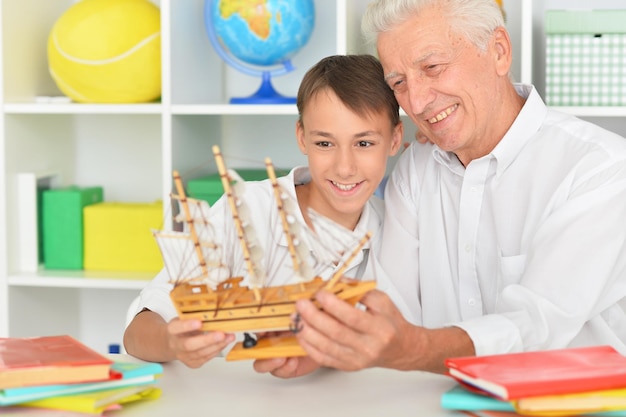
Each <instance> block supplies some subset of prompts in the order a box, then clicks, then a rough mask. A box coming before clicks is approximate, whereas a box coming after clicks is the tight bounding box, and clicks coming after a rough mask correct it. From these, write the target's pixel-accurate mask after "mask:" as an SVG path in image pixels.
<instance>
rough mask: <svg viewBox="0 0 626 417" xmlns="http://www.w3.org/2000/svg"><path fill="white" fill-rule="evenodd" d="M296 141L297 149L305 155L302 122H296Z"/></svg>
mask: <svg viewBox="0 0 626 417" xmlns="http://www.w3.org/2000/svg"><path fill="white" fill-rule="evenodd" d="M296 140H297V141H298V148H300V152H302V154H303V155H306V154H307V150H306V145H305V142H304V125H303V124H302V120H298V121H297V122H296Z"/></svg>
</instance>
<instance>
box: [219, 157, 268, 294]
mask: <svg viewBox="0 0 626 417" xmlns="http://www.w3.org/2000/svg"><path fill="white" fill-rule="evenodd" d="M228 176H229V177H230V179H231V181H233V184H232V186H231V193H232V195H233V198H234V200H235V206H236V209H237V212H236V213H233V214H234V215H235V216H237V217H238V218H239V221H240V223H241V228H242V233H243V236H242V239H243V241H244V242H245V243H246V245H247V248H248V251H249V255H250V263H251V267H252V274H251V276H250V277H249V279H248V284H249V285H250V287H252V288H261V287H263V286H264V284H265V282H266V281H267V275H266V273H265V268H264V267H263V257H264V250H263V247H262V246H261V243H260V242H259V239H258V237H257V234H256V231H255V229H254V225H253V224H252V222H251V221H250V210H249V208H248V206H247V205H246V204H245V202H244V200H243V199H242V198H241V196H242V195H243V194H244V193H245V184H246V183H245V181H244V180H243V178H241V177H240V176H239V174H237V172H235V171H233V170H231V169H229V170H228Z"/></svg>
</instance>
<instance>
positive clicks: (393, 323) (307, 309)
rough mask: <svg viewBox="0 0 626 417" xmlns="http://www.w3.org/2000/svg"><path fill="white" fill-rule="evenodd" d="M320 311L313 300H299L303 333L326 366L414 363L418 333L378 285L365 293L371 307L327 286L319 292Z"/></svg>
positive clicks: (307, 344)
mask: <svg viewBox="0 0 626 417" xmlns="http://www.w3.org/2000/svg"><path fill="white" fill-rule="evenodd" d="M316 300H317V302H318V303H319V304H320V307H321V309H322V310H323V311H320V309H319V308H318V307H316V306H315V305H314V304H313V303H312V302H311V301H309V300H299V301H298V302H297V304H296V306H297V310H298V312H299V314H300V317H301V322H302V323H303V326H302V331H300V332H299V333H298V334H297V338H298V341H299V342H300V345H301V346H302V347H303V348H304V350H306V351H307V353H308V354H309V356H310V358H311V359H312V360H313V361H315V362H317V363H319V364H320V365H323V366H329V367H333V368H337V369H341V370H344V371H356V370H359V369H363V368H369V367H374V366H380V367H387V368H395V369H412V367H411V355H410V353H411V351H412V350H413V346H415V344H416V343H419V342H418V340H416V339H415V336H416V335H418V333H416V332H415V326H412V325H411V324H410V323H408V322H407V321H406V320H405V319H404V317H403V316H402V314H401V313H400V312H399V311H398V309H397V308H396V307H395V305H394V304H393V303H392V301H391V300H390V299H389V297H388V296H387V295H386V294H384V293H382V292H380V291H377V290H373V291H370V292H368V293H367V294H366V295H365V296H364V297H363V298H362V299H361V301H360V302H361V304H363V305H365V306H366V307H367V309H366V310H365V311H363V310H359V309H356V308H354V307H353V306H352V305H350V304H348V303H346V302H344V301H342V300H341V299H339V298H338V297H336V296H335V295H333V294H332V293H330V292H327V291H320V292H318V293H317V294H316Z"/></svg>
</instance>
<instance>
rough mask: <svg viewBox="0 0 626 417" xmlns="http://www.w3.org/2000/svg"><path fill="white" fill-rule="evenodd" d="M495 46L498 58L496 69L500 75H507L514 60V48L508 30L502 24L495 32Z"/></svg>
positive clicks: (496, 57)
mask: <svg viewBox="0 0 626 417" xmlns="http://www.w3.org/2000/svg"><path fill="white" fill-rule="evenodd" d="M493 47H494V51H495V55H494V56H495V59H496V71H497V73H498V74H499V75H507V76H508V74H509V71H510V70H511V64H512V62H513V48H512V47H511V38H510V37H509V33H508V32H507V30H506V29H505V28H504V27H502V26H500V27H498V28H496V30H495V31H494V32H493Z"/></svg>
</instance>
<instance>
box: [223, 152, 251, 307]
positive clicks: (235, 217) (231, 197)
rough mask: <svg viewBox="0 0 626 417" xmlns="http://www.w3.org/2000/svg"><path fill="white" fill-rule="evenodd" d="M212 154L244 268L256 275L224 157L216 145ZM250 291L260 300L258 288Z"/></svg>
mask: <svg viewBox="0 0 626 417" xmlns="http://www.w3.org/2000/svg"><path fill="white" fill-rule="evenodd" d="M213 155H214V156H215V162H216V163H217V172H218V173H219V174H220V179H221V180H222V187H224V193H225V194H226V197H227V198H228V204H229V205H230V211H231V213H232V215H233V221H234V222H235V228H236V229H237V237H238V238H239V243H240V244H241V250H242V252H243V257H244V260H245V262H246V269H247V270H248V273H249V274H250V276H251V277H254V276H256V272H255V271H254V265H253V263H252V258H251V256H250V248H249V247H248V244H247V242H246V239H245V235H244V230H243V225H242V224H241V218H240V217H239V214H238V213H239V211H238V210H237V204H236V202H235V197H234V195H233V191H232V188H231V185H230V177H229V176H228V172H227V171H226V165H225V164H224V158H223V157H222V153H221V152H220V148H219V146H217V145H214V146H213ZM252 291H253V292H254V297H255V299H256V300H257V301H259V302H260V301H261V293H260V291H259V289H258V288H256V287H252Z"/></svg>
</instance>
